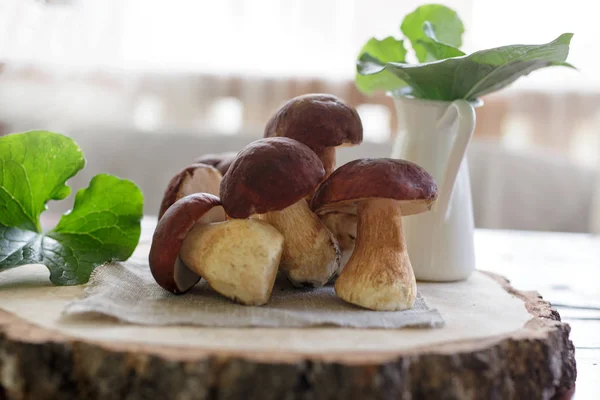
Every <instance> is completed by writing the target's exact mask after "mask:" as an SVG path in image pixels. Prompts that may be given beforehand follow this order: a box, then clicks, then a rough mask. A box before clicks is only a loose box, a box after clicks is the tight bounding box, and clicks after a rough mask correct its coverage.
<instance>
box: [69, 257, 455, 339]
mask: <svg viewBox="0 0 600 400" xmlns="http://www.w3.org/2000/svg"><path fill="white" fill-rule="evenodd" d="M63 313H64V314H66V315H69V316H74V315H79V314H87V313H98V314H103V315H107V316H111V317H114V318H117V319H119V320H121V321H124V322H129V323H134V324H141V325H198V326H212V327H230V328H231V327H272V328H299V327H310V326H338V327H349V328H388V329H394V328H407V327H411V328H437V327H441V326H443V325H444V320H443V319H442V316H441V315H440V313H439V312H438V311H437V310H435V309H431V308H429V306H428V305H427V303H426V301H425V299H424V298H423V297H422V296H421V294H420V293H419V294H418V295H417V299H416V302H415V305H414V307H413V308H412V309H411V310H406V311H393V312H388V311H371V310H366V309H362V308H360V307H356V306H353V305H351V304H347V303H345V302H343V301H342V300H341V299H339V298H338V297H337V296H336V295H335V292H334V289H333V286H332V285H328V286H325V287H321V288H317V289H296V288H293V287H292V286H291V284H290V283H289V282H288V281H287V280H286V279H285V278H283V277H278V278H277V281H276V283H275V287H274V288H273V292H272V295H271V299H270V300H269V303H268V304H266V305H264V306H261V307H253V306H243V305H240V304H236V303H234V302H232V301H230V300H229V299H227V298H225V297H223V296H221V295H220V294H218V293H217V292H215V291H213V290H212V288H211V287H210V285H208V283H207V282H206V281H205V280H201V281H200V282H199V283H198V284H197V285H196V286H195V287H194V288H193V289H192V290H191V291H189V292H188V293H186V294H184V295H179V296H176V295H173V294H171V293H169V292H167V291H165V290H164V289H162V288H161V287H160V286H158V285H157V284H156V282H155V281H154V279H153V277H152V274H151V273H150V269H149V266H148V265H147V263H144V262H140V261H128V262H123V263H109V264H106V265H103V266H100V267H98V268H97V269H96V270H95V271H94V273H93V275H92V277H91V279H90V282H89V283H88V286H87V288H86V289H85V294H84V297H83V298H81V299H78V300H75V301H73V302H71V303H69V304H67V306H66V307H65V309H64V311H63Z"/></svg>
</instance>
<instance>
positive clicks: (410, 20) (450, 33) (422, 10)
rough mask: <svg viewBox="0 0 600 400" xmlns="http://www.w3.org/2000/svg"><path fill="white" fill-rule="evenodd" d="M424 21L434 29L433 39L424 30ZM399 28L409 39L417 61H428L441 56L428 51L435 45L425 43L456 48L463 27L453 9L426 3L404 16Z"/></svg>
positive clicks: (460, 43) (460, 40)
mask: <svg viewBox="0 0 600 400" xmlns="http://www.w3.org/2000/svg"><path fill="white" fill-rule="evenodd" d="M426 23H429V24H430V28H432V29H433V30H434V31H435V40H432V39H431V37H430V36H428V34H427V33H426V32H425V29H424V27H425V26H426ZM400 30H401V31H402V33H403V34H404V37H406V38H407V39H408V40H410V42H411V44H412V47H413V49H414V50H415V53H416V55H417V59H418V60H419V62H428V61H435V60H439V59H441V58H439V57H436V54H435V52H431V51H430V50H431V47H433V48H435V47H437V46H435V44H434V45H431V44H429V45H428V44H427V43H436V42H438V43H442V44H446V45H449V46H451V47H454V48H456V49H458V48H459V47H460V46H461V45H462V34H463V32H464V31H465V28H464V26H463V23H462V21H461V20H460V18H459V17H458V14H456V12H455V11H454V10H452V9H450V8H448V7H446V6H443V5H441V4H427V5H424V6H421V7H419V8H417V9H416V10H415V11H413V12H412V13H410V14H408V15H407V16H406V17H404V20H403V21H402V25H401V26H400Z"/></svg>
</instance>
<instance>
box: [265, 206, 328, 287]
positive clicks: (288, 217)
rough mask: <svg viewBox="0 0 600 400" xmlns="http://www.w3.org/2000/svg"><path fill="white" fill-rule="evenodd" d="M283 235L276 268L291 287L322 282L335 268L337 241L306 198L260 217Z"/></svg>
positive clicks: (323, 282)
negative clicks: (278, 263) (312, 209)
mask: <svg viewBox="0 0 600 400" xmlns="http://www.w3.org/2000/svg"><path fill="white" fill-rule="evenodd" d="M260 218H261V219H264V220H265V221H267V222H269V223H270V224H271V225H273V226H274V227H275V228H276V229H277V230H278V231H279V232H281V233H282V234H283V237H284V244H283V254H282V256H281V265H280V266H279V268H280V270H281V271H283V272H284V273H285V274H286V276H287V277H288V279H289V280H290V281H291V282H292V284H294V285H295V286H314V287H319V286H323V285H325V284H326V283H327V282H328V281H329V280H330V279H331V277H332V276H333V274H334V273H335V271H336V270H337V268H338V266H339V262H340V250H339V247H338V244H337V241H336V240H335V238H334V237H333V235H332V234H331V232H329V230H328V229H327V228H326V227H325V225H324V224H323V222H322V221H321V220H320V219H319V217H318V216H317V215H316V214H315V213H313V212H312V211H311V209H310V207H309V206H308V203H307V202H306V200H304V199H302V200H300V201H298V202H296V203H295V204H293V205H291V206H289V207H287V208H285V209H283V210H281V211H272V212H268V213H266V214H262V215H261V216H260Z"/></svg>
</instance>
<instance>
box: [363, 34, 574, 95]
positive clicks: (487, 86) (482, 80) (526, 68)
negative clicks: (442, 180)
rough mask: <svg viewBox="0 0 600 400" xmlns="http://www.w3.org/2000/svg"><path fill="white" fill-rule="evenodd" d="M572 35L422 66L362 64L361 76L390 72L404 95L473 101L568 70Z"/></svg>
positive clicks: (485, 51) (480, 52)
mask: <svg viewBox="0 0 600 400" xmlns="http://www.w3.org/2000/svg"><path fill="white" fill-rule="evenodd" d="M572 37H573V34H571V33H565V34H562V35H561V36H559V37H558V38H557V39H555V40H553V41H552V42H550V43H547V44H542V45H512V46H504V47H498V48H494V49H489V50H483V51H478V52H475V53H473V54H471V55H468V56H463V57H457V58H448V59H445V60H441V61H434V62H430V63H423V64H414V65H410V64H401V63H388V64H386V65H385V66H381V65H377V64H376V63H373V62H371V61H370V60H368V59H367V60H363V62H362V63H360V65H359V73H360V74H364V75H376V74H380V73H381V72H383V71H388V72H391V73H393V74H394V75H396V76H397V77H398V78H400V79H402V80H403V81H404V82H406V83H407V84H408V85H409V86H410V88H411V90H410V91H404V93H403V94H410V95H413V96H415V97H420V98H425V99H430V100H448V101H450V100H456V99H466V100H474V99H476V98H477V97H480V96H483V95H485V94H488V93H491V92H494V91H497V90H500V89H502V88H504V87H506V86H508V85H510V84H511V83H513V82H514V81H516V80H517V79H518V78H520V77H521V76H524V75H527V74H529V73H530V72H532V71H535V70H537V69H540V68H544V67H549V66H556V65H561V66H569V64H566V62H565V61H566V58H567V56H568V54H569V44H570V42H571V38H572Z"/></svg>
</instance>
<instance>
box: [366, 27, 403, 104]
mask: <svg viewBox="0 0 600 400" xmlns="http://www.w3.org/2000/svg"><path fill="white" fill-rule="evenodd" d="M365 54H368V56H369V57H370V59H371V60H372V62H374V63H377V64H379V65H381V66H384V65H385V64H386V63H388V62H404V61H405V57H406V49H405V48H404V41H403V40H398V39H395V38H394V37H392V36H389V37H386V38H385V39H383V40H378V39H375V38H371V39H369V41H368V42H367V43H366V44H365V45H364V46H363V48H362V49H361V50H360V53H359V54H358V59H359V60H360V59H361V57H364V56H365ZM405 85H406V84H405V83H404V82H403V81H402V80H401V79H399V78H398V77H396V75H394V74H392V73H390V72H386V71H384V72H383V73H381V74H379V75H371V76H365V75H360V74H359V73H358V72H357V73H356V87H357V88H358V90H360V91H361V92H363V93H367V94H368V93H372V92H374V91H376V90H391V89H395V88H398V87H400V86H405Z"/></svg>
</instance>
